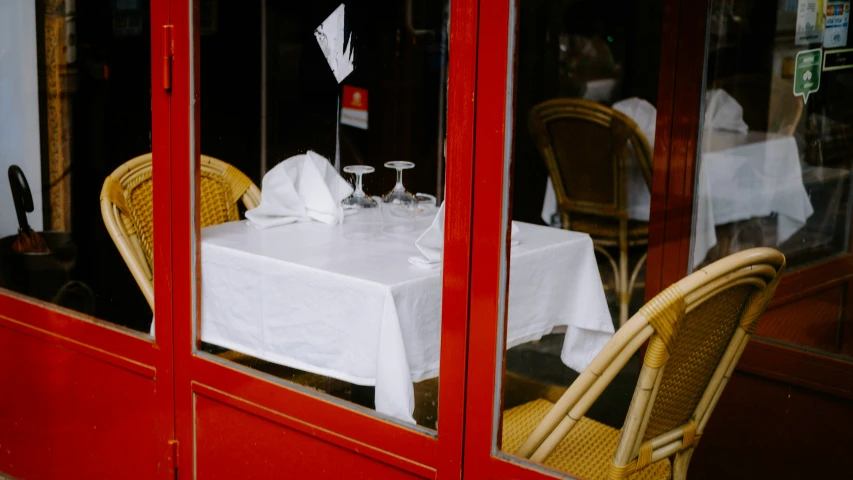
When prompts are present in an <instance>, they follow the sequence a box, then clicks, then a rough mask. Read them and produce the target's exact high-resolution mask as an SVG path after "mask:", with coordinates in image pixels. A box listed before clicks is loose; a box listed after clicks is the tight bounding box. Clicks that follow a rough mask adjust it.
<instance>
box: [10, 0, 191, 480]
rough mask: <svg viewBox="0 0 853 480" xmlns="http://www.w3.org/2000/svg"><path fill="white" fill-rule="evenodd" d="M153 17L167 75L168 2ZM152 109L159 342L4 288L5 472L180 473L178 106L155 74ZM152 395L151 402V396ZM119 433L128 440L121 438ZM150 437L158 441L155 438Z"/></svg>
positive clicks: (158, 61)
mask: <svg viewBox="0 0 853 480" xmlns="http://www.w3.org/2000/svg"><path fill="white" fill-rule="evenodd" d="M150 15H151V19H150V20H151V25H152V27H151V52H152V55H151V58H150V59H148V61H150V62H151V74H152V79H160V78H163V74H164V62H163V60H162V58H161V57H160V56H159V55H158V54H156V53H154V52H160V51H162V48H163V40H164V36H163V35H162V32H161V28H160V27H159V26H160V25H166V24H168V23H169V2H168V0H163V1H156V0H155V1H152V2H151V10H150ZM151 109H152V125H151V135H152V152H153V158H154V167H153V175H154V204H155V205H156V207H155V209H154V224H155V253H154V257H155V265H154V271H155V276H156V278H157V279H158V280H157V283H156V286H155V296H156V299H157V301H156V305H155V316H156V318H157V322H156V334H157V335H156V339H157V340H156V342H152V340H151V339H150V338H147V337H146V336H143V335H141V334H139V333H137V332H132V331H129V330H127V329H124V328H122V327H118V326H115V325H112V324H109V323H106V322H102V321H100V320H97V319H94V318H91V317H86V316H83V315H80V314H78V313H76V312H72V311H69V310H65V309H61V308H57V307H55V306H54V305H51V304H49V303H46V302H41V301H37V300H33V299H30V298H26V297H24V296H21V295H17V294H14V293H11V292H6V291H2V292H0V346H2V347H0V349H2V351H3V354H2V357H8V360H7V359H4V360H3V361H2V364H3V367H2V368H0V385H4V386H6V387H7V388H10V392H12V394H9V393H4V395H2V397H3V399H2V400H0V444H2V445H3V448H2V452H3V453H2V454H0V471H2V472H4V473H6V474H9V475H13V476H15V477H20V478H46V477H53V476H60V475H67V474H68V472H69V471H74V474H75V475H79V476H81V477H85V478H116V477H118V476H121V477H123V478H137V477H138V478H152V476H154V477H156V478H164V479H165V478H174V471H173V470H172V468H171V465H172V458H173V456H172V454H171V447H170V442H171V440H172V439H173V438H174V434H175V421H174V420H175V418H174V393H173V387H174V383H173V379H172V367H173V356H172V352H173V349H172V341H171V340H172V335H171V329H172V322H171V285H172V281H171V278H170V277H171V268H170V262H171V249H170V243H169V241H170V235H169V231H168V229H167V228H166V226H167V225H168V217H169V209H168V204H169V202H168V201H167V196H168V195H169V191H170V186H169V170H170V152H169V142H170V122H169V117H170V110H171V104H170V98H169V93H168V91H166V90H164V89H163V88H160V83H158V82H156V81H152V87H151ZM92 215H98V212H97V211H93V212H92ZM36 375H40V376H38V377H36V378H33V377H34V376H36ZM10 385H11V386H12V387H9V386H10ZM149 399H150V400H151V401H152V402H153V403H150V404H149V403H145V401H147V400H149ZM99 428H100V430H98V429H99ZM152 430H153V431H152ZM148 434H151V436H150V437H149V436H147V435H148ZM119 435H121V436H122V437H121V439H122V440H123V441H117V440H119V438H117V437H118V436H119ZM137 435H138V436H137ZM151 439H153V444H149V443H148V440H151ZM129 446H130V448H129Z"/></svg>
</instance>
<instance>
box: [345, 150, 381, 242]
mask: <svg viewBox="0 0 853 480" xmlns="http://www.w3.org/2000/svg"><path fill="white" fill-rule="evenodd" d="M374 170H375V169H374V168H373V167H371V166H369V165H349V166H346V167H344V171H345V172H347V173H352V174H353V175H355V190H354V191H353V192H352V195H350V196H349V197H347V198H345V199H343V200H342V201H341V205H343V208H344V218H343V219H342V221H341V231H342V233H343V235H344V237H346V238H349V239H352V240H366V239H369V238H373V237H375V236H376V235H377V234H378V233H379V231H380V230H382V213H381V212H380V209H379V202H377V201H376V200H374V199H372V198H370V197H369V196H368V195H367V194H366V193H364V188H363V184H362V175H364V174H367V173H372V172H373V171H374Z"/></svg>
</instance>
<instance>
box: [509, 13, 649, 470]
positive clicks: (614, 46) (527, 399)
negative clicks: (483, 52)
mask: <svg viewBox="0 0 853 480" xmlns="http://www.w3.org/2000/svg"><path fill="white" fill-rule="evenodd" d="M510 3H514V2H510ZM662 6H663V2H662V1H644V2H628V1H625V2H617V4H616V5H614V6H613V8H606V9H602V8H600V6H598V5H596V4H592V3H588V2H562V1H548V2H534V1H525V0H521V1H520V2H518V7H517V8H518V10H517V11H515V10H514V11H515V14H516V16H517V22H518V29H517V39H516V40H517V47H516V48H517V50H516V52H515V58H516V65H517V70H516V71H515V78H516V85H515V109H514V114H515V118H513V119H510V120H509V121H508V124H513V123H514V125H515V130H514V131H513V132H512V135H513V137H512V138H513V143H514V155H515V158H514V163H513V167H512V168H513V170H512V171H511V172H510V183H511V188H512V190H511V192H512V201H511V205H512V211H511V212H510V214H511V218H512V227H511V230H510V236H511V238H510V240H509V249H510V253H509V258H510V262H509V265H508V271H509V282H508V290H507V293H506V305H507V306H506V308H507V315H506V338H505V342H506V348H507V350H506V355H505V360H504V362H503V365H501V368H502V375H501V376H500V378H501V389H500V396H499V397H498V398H497V399H496V402H497V403H496V404H497V405H500V406H501V408H502V410H501V415H500V417H499V418H497V419H496V421H497V422H499V424H500V425H501V430H500V431H501V432H502V435H501V437H500V438H496V439H495V441H496V445H497V447H498V449H499V450H500V451H502V452H504V453H505V454H516V453H517V451H518V449H519V447H520V446H521V444H522V442H523V441H524V440H525V438H526V437H527V435H528V434H529V433H530V432H531V431H532V429H533V427H534V426H535V425H536V424H537V422H538V421H539V420H540V419H541V418H542V416H544V414H545V412H546V411H547V410H548V408H549V406H550V405H552V404H553V403H555V402H556V401H557V400H558V399H559V398H560V397H561V396H562V394H563V393H564V392H565V391H566V389H567V388H568V387H569V386H571V385H572V384H573V383H574V382H575V380H576V379H577V378H578V376H579V374H580V373H581V372H583V371H584V369H585V368H586V367H587V365H588V364H589V362H590V361H591V360H592V359H593V357H594V356H595V355H596V354H597V353H598V352H599V350H600V349H601V348H602V347H603V345H604V344H605V343H606V342H607V341H608V340H609V339H610V337H611V336H612V335H613V332H614V330H615V329H616V328H618V327H619V325H620V322H621V321H624V320H625V319H627V318H628V316H629V315H630V314H633V313H634V312H635V311H636V309H637V308H639V307H640V305H642V302H643V292H644V277H645V270H644V264H645V256H646V250H647V244H648V243H647V235H648V220H649V208H650V200H651V198H650V194H649V189H650V186H651V181H652V169H651V167H652V159H653V156H654V155H653V152H654V137H655V119H656V108H655V104H656V102H657V90H658V62H659V57H660V48H661V19H662ZM639 366H640V362H639V360H638V359H637V358H634V359H632V360H630V361H629V362H628V364H627V366H626V367H625V368H624V369H623V371H622V372H621V373H619V374H618V375H617V376H616V378H615V379H614V381H613V382H612V383H611V384H610V386H609V387H608V388H607V389H606V390H605V391H604V392H603V393H602V395H601V396H600V398H599V399H598V400H597V401H596V402H595V404H594V405H593V406H592V408H591V409H590V410H589V411H588V412H586V417H587V418H589V419H591V420H594V421H595V422H598V423H597V424H600V425H602V426H603V427H602V428H607V429H611V430H612V431H614V432H616V434H617V435H618V429H619V428H621V426H622V423H623V422H624V420H625V415H626V413H627V410H628V405H629V404H630V402H631V397H632V394H633V392H634V387H635V386H636V384H637V375H638V373H639ZM568 448H570V449H573V448H578V449H581V448H582V445H577V446H575V445H569V446H568ZM579 451H580V450H579ZM583 455H586V454H582V456H583ZM587 460H589V461H590V463H594V462H592V461H591V459H590V458H587ZM545 465H546V466H548V467H549V468H553V469H556V470H559V471H561V472H562V473H566V474H571V475H574V476H582V477H583V478H597V474H593V473H591V472H590V471H587V470H583V469H578V467H577V466H576V465H571V464H570V463H560V462H557V463H555V462H554V461H553V459H551V460H547V461H546V462H545ZM604 467H605V469H606V463H605V464H604ZM605 471H606V470H605Z"/></svg>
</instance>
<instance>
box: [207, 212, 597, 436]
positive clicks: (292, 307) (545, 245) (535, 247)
mask: <svg viewBox="0 0 853 480" xmlns="http://www.w3.org/2000/svg"><path fill="white" fill-rule="evenodd" d="M517 225H518V227H519V230H520V232H519V237H520V238H521V242H520V244H519V245H517V246H514V247H513V248H512V252H511V262H512V265H511V268H512V275H511V276H510V287H509V302H508V306H509V311H508V317H509V321H508V328H507V344H508V347H512V346H514V345H518V344H521V343H524V342H528V341H531V340H535V339H538V338H540V337H542V335H545V334H548V333H550V332H551V331H553V330H554V329H555V328H557V327H565V328H566V336H565V340H564V343H563V349H562V353H561V359H562V361H563V362H564V363H565V364H566V365H567V366H569V367H571V368H573V369H575V370H578V371H580V370H583V369H584V368H586V366H587V365H588V364H589V362H590V361H592V358H593V357H594V356H595V355H596V354H597V353H598V352H599V350H600V349H601V348H602V347H603V346H604V344H605V343H606V342H607V341H608V340H609V339H610V337H611V335H612V333H613V324H612V321H611V317H610V312H609V310H608V308H607V302H606V301H605V298H604V290H603V288H602V285H601V279H600V277H599V273H598V268H597V265H596V260H595V255H594V253H593V246H592V241H591V240H590V238H589V236H587V235H585V234H581V233H576V232H569V231H565V230H558V229H553V228H547V227H539V226H535V225H530V224H523V223H518V224H517ZM420 233H422V231H421V232H418V231H415V232H412V233H410V234H403V235H393V236H392V235H390V234H382V235H380V236H379V237H375V238H372V239H370V240H352V239H347V238H344V237H343V234H342V232H341V229H340V228H336V227H330V226H328V225H323V224H321V223H318V222H300V223H293V224H290V225H286V226H283V227H278V228H270V229H264V230H259V229H256V228H252V227H250V226H248V225H247V222H231V223H226V224H222V225H217V226H212V227H207V228H204V229H202V242H201V248H202V252H201V260H202V265H201V270H202V282H201V294H202V295H201V299H202V300H201V301H202V314H201V339H202V340H203V341H205V342H208V343H212V344H215V345H220V346H223V347H226V348H230V349H232V350H236V351H238V352H242V353H246V354H249V355H252V356H254V357H257V358H261V359H264V360H267V361H270V362H273V363H277V364H281V365H286V366H289V367H293V368H298V369H300V370H304V371H308V372H313V373H316V374H320V375H326V376H330V377H334V378H337V379H340V380H344V381H347V382H351V383H354V384H358V385H374V386H375V387H376V399H375V404H376V410H377V411H378V412H380V413H383V414H386V415H389V416H392V417H396V418H398V419H401V420H404V421H408V422H414V419H413V418H412V413H413V411H414V389H413V386H412V382H418V381H421V380H424V379H428V378H431V377H435V376H437V375H438V374H439V358H440V340H441V285H442V282H441V269H439V268H436V269H428V268H422V267H419V266H415V265H410V264H409V262H408V258H409V257H411V256H413V255H418V254H419V253H420V252H419V251H418V249H417V247H416V246H415V239H416V238H418V235H420ZM484 374H485V373H484ZM488 374H489V375H491V374H492V373H488Z"/></svg>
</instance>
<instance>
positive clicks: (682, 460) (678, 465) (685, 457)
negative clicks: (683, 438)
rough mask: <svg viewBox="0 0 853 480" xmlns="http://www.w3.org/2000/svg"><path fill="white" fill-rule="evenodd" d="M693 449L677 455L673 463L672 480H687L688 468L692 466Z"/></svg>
mask: <svg viewBox="0 0 853 480" xmlns="http://www.w3.org/2000/svg"><path fill="white" fill-rule="evenodd" d="M693 450H694V449H693V448H688V449H687V450H684V451H683V452H678V453H677V454H675V460H674V461H673V462H672V480H686V479H687V467H688V466H689V465H690V457H692V456H693Z"/></svg>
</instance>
